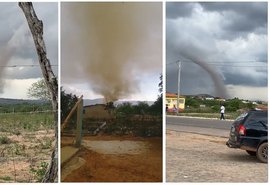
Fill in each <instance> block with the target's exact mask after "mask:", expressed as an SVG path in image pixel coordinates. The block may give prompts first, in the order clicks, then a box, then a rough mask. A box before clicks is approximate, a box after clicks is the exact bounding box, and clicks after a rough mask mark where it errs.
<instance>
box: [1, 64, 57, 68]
mask: <svg viewBox="0 0 270 185" xmlns="http://www.w3.org/2000/svg"><path fill="white" fill-rule="evenodd" d="M39 66H40V65H39V64H19V65H17V64H16V65H7V66H1V65H0V67H1V68H16V67H39ZM51 66H57V67H58V65H57V64H51Z"/></svg>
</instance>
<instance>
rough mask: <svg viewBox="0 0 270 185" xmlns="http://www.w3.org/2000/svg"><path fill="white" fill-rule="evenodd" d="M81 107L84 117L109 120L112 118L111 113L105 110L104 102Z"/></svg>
mask: <svg viewBox="0 0 270 185" xmlns="http://www.w3.org/2000/svg"><path fill="white" fill-rule="evenodd" d="M83 108H84V118H88V119H94V120H109V119H112V118H113V115H112V114H111V113H110V111H108V110H107V108H106V105H105V104H96V105H88V106H84V107H83Z"/></svg>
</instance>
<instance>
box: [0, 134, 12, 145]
mask: <svg viewBox="0 0 270 185" xmlns="http://www.w3.org/2000/svg"><path fill="white" fill-rule="evenodd" d="M9 143H11V140H10V139H9V138H8V137H7V136H0V144H9Z"/></svg>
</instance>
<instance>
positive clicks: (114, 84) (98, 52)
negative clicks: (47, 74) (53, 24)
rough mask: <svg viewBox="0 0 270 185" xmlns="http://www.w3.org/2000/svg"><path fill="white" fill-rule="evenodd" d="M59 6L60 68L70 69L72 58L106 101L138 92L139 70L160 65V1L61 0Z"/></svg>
mask: <svg viewBox="0 0 270 185" xmlns="http://www.w3.org/2000/svg"><path fill="white" fill-rule="evenodd" d="M62 10H63V12H62V13H63V14H62V17H63V16H64V15H65V16H66V15H67V19H68V20H66V21H65V20H64V23H63V26H62V30H63V35H64V36H63V37H62V40H63V42H62V43H63V44H62V46H63V49H62V55H63V58H64V62H62V65H63V66H64V72H63V73H65V74H71V73H72V71H73V70H75V69H74V68H73V69H72V67H68V66H66V67H65V62H67V63H66V65H68V64H69V63H71V62H69V61H72V60H75V61H74V62H76V64H77V66H75V68H77V71H79V73H80V78H81V79H83V80H84V81H86V82H87V83H89V86H90V87H91V89H92V90H93V91H94V92H95V93H97V94H101V95H103V96H104V98H105V99H106V101H107V102H108V101H115V100H117V99H120V98H125V97H128V96H129V95H130V94H132V93H134V92H137V91H138V89H139V86H138V83H139V82H138V79H139V77H140V75H143V74H145V73H151V72H155V71H157V70H160V71H161V63H162V62H161V60H162V57H161V54H162V40H161V35H162V34H161V30H162V24H161V23H162V7H161V3H65V4H64V5H63V8H62ZM157 34H159V35H157ZM155 54H156V56H158V57H159V59H158V60H156V58H155V57H154V58H151V57H152V56H155ZM78 76H79V75H78ZM64 78H67V79H68V78H71V77H67V75H64Z"/></svg>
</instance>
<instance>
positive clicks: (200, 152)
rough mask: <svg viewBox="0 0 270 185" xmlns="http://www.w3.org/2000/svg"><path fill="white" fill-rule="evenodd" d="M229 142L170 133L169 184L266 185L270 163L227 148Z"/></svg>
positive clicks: (168, 151) (168, 132)
mask: <svg viewBox="0 0 270 185" xmlns="http://www.w3.org/2000/svg"><path fill="white" fill-rule="evenodd" d="M226 141H227V139H226V138H221V137H216V136H206V135H200V134H192V133H185V132H176V131H167V136H166V146H167V147H166V181H167V182H267V180H268V172H267V170H268V168H267V164H264V163H260V162H259V161H258V160H257V158H256V157H254V156H250V155H248V154H247V153H246V152H245V151H244V150H240V149H231V148H228V147H227V146H226V145H225V143H226Z"/></svg>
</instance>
